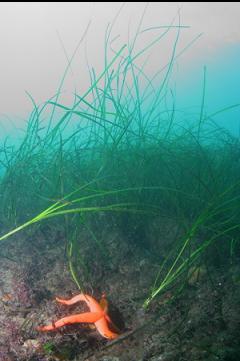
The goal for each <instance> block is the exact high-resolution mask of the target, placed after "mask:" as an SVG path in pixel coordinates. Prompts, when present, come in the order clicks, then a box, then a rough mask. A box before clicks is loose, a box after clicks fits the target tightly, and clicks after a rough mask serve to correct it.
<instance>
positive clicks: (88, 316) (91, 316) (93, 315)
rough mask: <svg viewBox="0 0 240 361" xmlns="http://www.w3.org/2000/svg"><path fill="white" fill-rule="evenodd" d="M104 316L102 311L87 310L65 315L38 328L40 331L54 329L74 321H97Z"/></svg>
mask: <svg viewBox="0 0 240 361" xmlns="http://www.w3.org/2000/svg"><path fill="white" fill-rule="evenodd" d="M103 316H104V314H103V313H101V312H85V313H78V314H75V315H70V316H67V317H63V318H61V319H60V320H58V321H56V322H52V324H49V325H47V326H40V327H38V328H37V330H38V331H52V330H55V329H56V328H59V327H63V326H65V325H69V324H73V323H95V322H97V321H99V320H100V319H101V318H102V317H103Z"/></svg>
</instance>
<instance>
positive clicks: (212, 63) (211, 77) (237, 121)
mask: <svg viewBox="0 0 240 361" xmlns="http://www.w3.org/2000/svg"><path fill="white" fill-rule="evenodd" d="M204 66H206V88H205V107H204V109H205V112H206V114H207V115H210V114H213V113H215V112H217V111H218V110H221V109H223V108H225V107H228V106H231V105H234V104H240V45H238V44H237V45H228V46H225V47H224V48H223V49H221V50H218V51H217V52H215V54H214V55H211V56H208V54H206V62H205V63H204V62H203V60H202V59H201V60H200V61H197V62H196V63H195V64H190V70H188V69H187V68H186V66H184V64H183V65H182V69H181V68H180V71H179V72H178V73H177V74H176V77H175V79H174V81H175V83H176V89H177V91H176V101H177V108H178V109H184V110H185V111H186V113H189V116H190V114H192V113H193V114H195V116H196V117H197V116H198V114H199V111H200V108H201V102H202V93H203V75H204V70H203V69H204ZM214 121H215V122H216V123H217V124H218V125H219V126H222V127H225V128H226V129H228V130H229V131H230V132H231V133H232V134H233V135H235V136H239V134H240V107H236V108H233V109H230V110H228V111H226V112H223V113H221V114H218V115H217V116H215V117H214Z"/></svg>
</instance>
